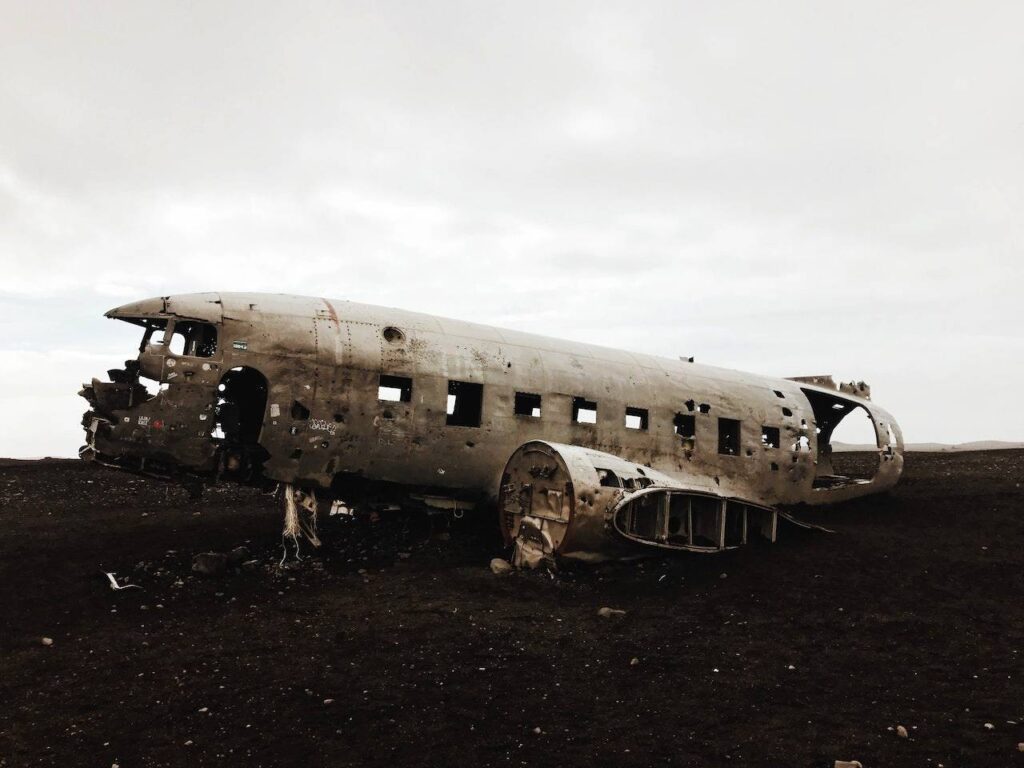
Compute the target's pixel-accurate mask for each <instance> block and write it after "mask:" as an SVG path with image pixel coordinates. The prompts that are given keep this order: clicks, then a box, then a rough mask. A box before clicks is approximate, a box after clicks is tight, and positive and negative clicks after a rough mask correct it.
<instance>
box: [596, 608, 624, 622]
mask: <svg viewBox="0 0 1024 768" xmlns="http://www.w3.org/2000/svg"><path fill="white" fill-rule="evenodd" d="M597 615H598V616H600V617H601V618H604V619H616V618H620V617H622V616H625V615H626V612H625V611H624V610H622V609H621V608H609V607H608V606H605V607H604V608H598V609H597Z"/></svg>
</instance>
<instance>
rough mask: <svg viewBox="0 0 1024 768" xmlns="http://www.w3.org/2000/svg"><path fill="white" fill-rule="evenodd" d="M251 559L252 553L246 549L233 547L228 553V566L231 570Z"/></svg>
mask: <svg viewBox="0 0 1024 768" xmlns="http://www.w3.org/2000/svg"><path fill="white" fill-rule="evenodd" d="M251 559H252V552H250V551H249V548H248V547H235V548H234V549H232V550H231V551H230V552H228V565H230V566H231V567H232V568H237V567H238V566H240V565H242V563H244V562H245V561H246V560H251Z"/></svg>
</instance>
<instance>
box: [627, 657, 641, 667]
mask: <svg viewBox="0 0 1024 768" xmlns="http://www.w3.org/2000/svg"><path fill="white" fill-rule="evenodd" d="M639 663H640V659H638V658H637V657H636V656H634V657H633V658H632V659H630V660H629V666H631V667H635V666H636V665H637V664H639Z"/></svg>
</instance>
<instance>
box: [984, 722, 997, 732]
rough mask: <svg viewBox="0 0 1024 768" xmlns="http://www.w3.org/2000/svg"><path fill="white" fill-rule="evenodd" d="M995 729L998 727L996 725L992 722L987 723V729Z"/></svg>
mask: <svg viewBox="0 0 1024 768" xmlns="http://www.w3.org/2000/svg"><path fill="white" fill-rule="evenodd" d="M995 729H996V727H995V726H994V725H993V724H992V723H985V730H986V731H994V730H995Z"/></svg>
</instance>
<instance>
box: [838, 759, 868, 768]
mask: <svg viewBox="0 0 1024 768" xmlns="http://www.w3.org/2000/svg"><path fill="white" fill-rule="evenodd" d="M832 768H864V764H863V763H861V761H860V760H836V764H835V765H834V766H833V767H832Z"/></svg>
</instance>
